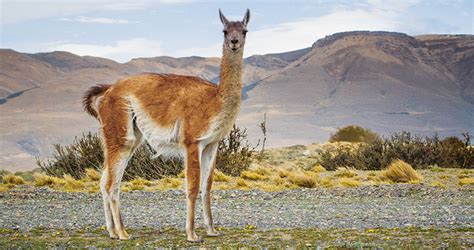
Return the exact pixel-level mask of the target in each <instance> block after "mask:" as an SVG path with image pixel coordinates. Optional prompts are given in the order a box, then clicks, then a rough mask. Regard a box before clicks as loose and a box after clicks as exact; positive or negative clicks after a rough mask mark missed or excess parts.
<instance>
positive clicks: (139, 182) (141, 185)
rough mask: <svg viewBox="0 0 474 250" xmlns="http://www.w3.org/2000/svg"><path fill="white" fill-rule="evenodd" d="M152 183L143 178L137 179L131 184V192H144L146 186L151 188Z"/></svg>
mask: <svg viewBox="0 0 474 250" xmlns="http://www.w3.org/2000/svg"><path fill="white" fill-rule="evenodd" d="M151 184H152V183H151V181H149V180H145V179H143V178H141V177H138V178H135V179H133V180H131V181H130V182H129V186H128V187H129V188H130V189H131V190H143V189H145V186H151Z"/></svg>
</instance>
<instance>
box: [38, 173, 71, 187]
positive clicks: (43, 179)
mask: <svg viewBox="0 0 474 250" xmlns="http://www.w3.org/2000/svg"><path fill="white" fill-rule="evenodd" d="M33 177H34V178H35V186H38V187H43V186H50V187H52V186H58V185H62V184H64V183H65V181H64V180H63V179H61V178H58V177H53V176H49V175H45V174H41V173H34V174H33Z"/></svg>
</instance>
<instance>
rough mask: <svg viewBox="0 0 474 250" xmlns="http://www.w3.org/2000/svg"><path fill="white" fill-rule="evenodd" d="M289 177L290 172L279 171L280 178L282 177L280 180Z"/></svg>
mask: <svg viewBox="0 0 474 250" xmlns="http://www.w3.org/2000/svg"><path fill="white" fill-rule="evenodd" d="M288 175H290V171H288V170H285V169H280V170H279V171H278V176H280V178H286V177H288Z"/></svg>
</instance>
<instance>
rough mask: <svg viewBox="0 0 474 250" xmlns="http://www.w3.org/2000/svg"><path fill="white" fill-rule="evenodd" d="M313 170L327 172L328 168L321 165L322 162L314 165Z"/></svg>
mask: <svg viewBox="0 0 474 250" xmlns="http://www.w3.org/2000/svg"><path fill="white" fill-rule="evenodd" d="M311 170H313V172H315V173H321V172H326V169H325V168H324V167H323V166H321V164H316V165H314V167H313V168H312V169H311Z"/></svg>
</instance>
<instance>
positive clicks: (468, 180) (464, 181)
mask: <svg viewBox="0 0 474 250" xmlns="http://www.w3.org/2000/svg"><path fill="white" fill-rule="evenodd" d="M471 184H474V178H463V179H460V180H459V186H464V185H471Z"/></svg>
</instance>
